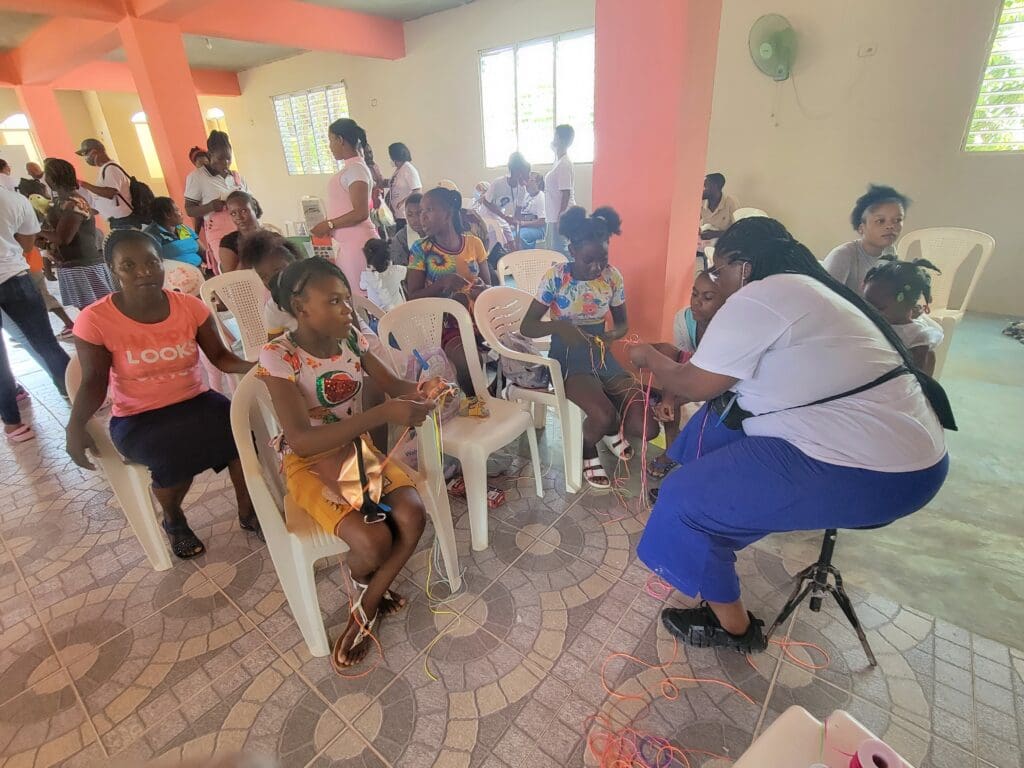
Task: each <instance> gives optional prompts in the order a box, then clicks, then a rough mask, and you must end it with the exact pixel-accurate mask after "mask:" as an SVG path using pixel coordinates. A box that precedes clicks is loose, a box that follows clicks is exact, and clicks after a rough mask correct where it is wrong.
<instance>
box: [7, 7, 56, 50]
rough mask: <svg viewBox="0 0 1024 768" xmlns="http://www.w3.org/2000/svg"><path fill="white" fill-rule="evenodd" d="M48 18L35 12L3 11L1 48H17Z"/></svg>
mask: <svg viewBox="0 0 1024 768" xmlns="http://www.w3.org/2000/svg"><path fill="white" fill-rule="evenodd" d="M46 19H47V17H46V16H38V15H36V14H34V13H11V12H8V11H3V12H2V13H0V49H3V50H6V49H7V48H17V47H18V46H19V45H21V44H22V43H23V42H25V38H27V37H28V36H29V35H30V34H32V32H33V31H34V30H35V28H36V27H38V26H39V25H40V24H42V23H43V22H44V21H46Z"/></svg>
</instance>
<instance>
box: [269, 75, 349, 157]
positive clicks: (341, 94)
mask: <svg viewBox="0 0 1024 768" xmlns="http://www.w3.org/2000/svg"><path fill="white" fill-rule="evenodd" d="M274 114H275V115H276V116H277V129H278V131H279V132H280V134H281V147H282V148H283V149H284V162H285V165H286V166H287V167H288V175H289V176H302V175H306V174H314V173H334V172H335V171H337V170H338V169H339V168H340V167H341V163H339V162H338V161H337V160H335V159H334V156H333V155H332V154H331V146H330V143H329V142H328V139H327V126H329V125H330V124H331V123H333V122H334V121H335V120H337V119H338V118H341V117H348V95H347V94H346V92H345V84H344V83H338V84H337V85H328V86H325V87H322V88H310V89H309V90H308V91H298V92H296V93H285V94H282V95H280V96H275V97H274Z"/></svg>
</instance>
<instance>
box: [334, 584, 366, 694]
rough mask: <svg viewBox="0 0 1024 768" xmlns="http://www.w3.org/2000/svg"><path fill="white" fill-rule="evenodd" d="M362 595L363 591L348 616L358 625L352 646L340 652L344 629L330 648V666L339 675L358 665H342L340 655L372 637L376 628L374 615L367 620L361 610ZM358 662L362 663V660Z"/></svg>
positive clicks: (345, 630) (344, 633)
mask: <svg viewBox="0 0 1024 768" xmlns="http://www.w3.org/2000/svg"><path fill="white" fill-rule="evenodd" d="M364 594H366V590H365V589H364V590H363V591H362V592H361V593H360V594H359V599H358V600H356V601H355V603H354V604H353V605H352V610H351V611H349V614H354V615H355V617H356V622H357V623H358V624H359V631H358V632H356V636H355V637H354V638H352V644H351V645H350V646H349V647H348V650H346V651H344V652H343V651H342V650H341V641H342V640H344V639H345V635H346V633H347V631H348V627H346V628H345V629H343V630H342V632H341V634H340V635H338V639H337V640H335V641H334V647H333V648H331V666H332V667H334V671H335V672H337V673H338V674H339V675H341V674H344V672H345V670H347V669H348V668H349V667H354V666H355V664H358V663H359V662H355V664H342V663H341V661H340V657H341V655H342V653H348V652H349V651H351V650H352V649H353V648H356V647H357V646H358V645H359V644H360V643H362V642H363V641H364V640H366V639H367V638H368V637H373V630H374V627H376V626H377V616H376V615H374V617H373V618H372V619H370V618H367V616H366V611H364V610H363V595H364ZM364 658H365V657H364ZM360 661H362V659H361V660H360Z"/></svg>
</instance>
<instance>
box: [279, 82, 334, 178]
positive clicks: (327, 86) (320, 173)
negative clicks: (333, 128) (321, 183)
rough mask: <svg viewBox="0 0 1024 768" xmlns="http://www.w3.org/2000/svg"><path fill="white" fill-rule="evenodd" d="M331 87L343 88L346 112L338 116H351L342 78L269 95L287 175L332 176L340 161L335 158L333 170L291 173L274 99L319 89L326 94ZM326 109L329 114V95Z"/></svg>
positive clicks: (295, 176)
mask: <svg viewBox="0 0 1024 768" xmlns="http://www.w3.org/2000/svg"><path fill="white" fill-rule="evenodd" d="M332 88H341V89H343V90H344V96H345V109H346V114H344V115H341V116H340V117H348V118H351V117H352V112H351V108H350V105H349V93H348V83H347V82H346V81H345V79H344V78H342V79H340V80H334V81H331V82H329V83H322V84H319V85H313V86H310V87H309V88H300V89H299V90H297V91H285V92H283V93H275V94H272V95H271V97H270V111H271V112H272V113H273V118H274V126H275V127H276V128H277V140H278V146H279V147H280V148H281V160H282V161H283V162H284V170H285V173H286V174H287V175H288V176H289V177H291V178H301V177H303V176H333V175H334V174H335V173H337V172H338V171H339V170H340V169H341V161H340V160H335V164H336V168H335V169H334V170H333V171H327V172H324V171H321V170H319V169H318V170H317V171H316V172H315V173H292V172H291V171H290V170H289V169H288V155H287V151H286V149H285V144H284V134H283V133H282V132H281V122H280V120H278V117H277V104H276V100H277V99H281V98H287V99H291V98H293V97H295V96H298V95H300V94H309V93H311V92H313V91H320V90H322V91H324V92H325V95H326V92H327V91H329V90H330V89H332ZM327 109H328V116H330V99H329V97H328V100H327ZM340 117H337V118H334V119H335V120H337V119H340ZM300 160H301V157H300Z"/></svg>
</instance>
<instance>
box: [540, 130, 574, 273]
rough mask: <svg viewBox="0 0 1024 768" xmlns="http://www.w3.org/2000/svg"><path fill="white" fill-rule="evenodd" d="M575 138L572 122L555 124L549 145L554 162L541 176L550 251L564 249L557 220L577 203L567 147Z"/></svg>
mask: <svg viewBox="0 0 1024 768" xmlns="http://www.w3.org/2000/svg"><path fill="white" fill-rule="evenodd" d="M575 138H576V131H575V130H574V129H573V127H572V126H571V125H556V126H555V138H554V141H552V142H551V149H552V150H554V153H555V158H556V159H555V164H554V165H553V166H552V167H551V170H550V171H548V172H547V175H546V176H545V177H544V207H545V216H544V218H545V220H546V221H547V244H546V247H547V248H548V249H549V250H552V251H560V252H561V253H565V252H566V248H568V247H569V244H568V242H566V239H565V237H563V236H562V235H561V233H559V231H558V220H559V219H561V218H562V214H563V213H565V212H566V211H567V210H569V209H570V208H572V207H573V206H574V205H576V189H575V186H576V182H575V180H574V178H573V169H572V161H571V160H570V159H569V155H568V152H569V147H571V146H572V142H573V140H574V139H575Z"/></svg>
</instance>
